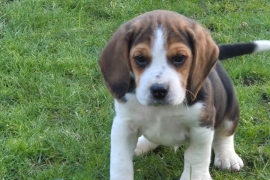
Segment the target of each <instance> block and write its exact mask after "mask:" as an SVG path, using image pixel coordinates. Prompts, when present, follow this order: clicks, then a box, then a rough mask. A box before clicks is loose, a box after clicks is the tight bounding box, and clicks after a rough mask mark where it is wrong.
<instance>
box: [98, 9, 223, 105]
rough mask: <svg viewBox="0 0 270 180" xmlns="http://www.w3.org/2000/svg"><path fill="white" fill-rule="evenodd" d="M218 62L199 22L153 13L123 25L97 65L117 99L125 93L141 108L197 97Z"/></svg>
mask: <svg viewBox="0 0 270 180" xmlns="http://www.w3.org/2000/svg"><path fill="white" fill-rule="evenodd" d="M217 58H218V47H217V45H216V44H215V42H214V41H213V40H212V38H211V36H210V35H209V33H208V32H207V30H205V29H204V28H203V27H202V26H201V25H200V24H198V23H196V22H195V21H192V20H190V19H188V18H186V17H184V16H182V15H180V14H177V13H174V12H170V11H152V12H148V13H145V14H143V15H141V16H138V17H136V18H135V19H133V20H131V21H129V22H127V23H125V24H123V25H122V26H120V28H119V29H118V30H117V31H116V32H115V33H114V34H113V36H112V38H111V40H110V41H109V42H108V44H107V46H106V47H105V48H104V50H103V52H102V54H101V58H100V62H99V63H100V67H101V71H102V73H103V76H104V79H105V82H106V85H107V87H108V89H109V91H110V92H111V94H112V95H113V96H114V97H115V98H116V99H121V98H122V97H124V96H125V94H126V93H127V92H128V91H129V89H130V86H132V84H131V82H132V79H133V78H134V82H135V93H136V97H137V99H138V101H139V102H140V103H141V104H143V105H178V104H181V103H182V102H183V101H184V99H185V98H186V95H188V96H190V97H191V99H192V100H194V99H196V96H197V93H198V91H199V90H200V88H201V86H202V84H203V82H204V80H205V79H206V78H207V76H208V74H209V72H210V71H211V69H212V67H213V66H214V65H215V63H216V61H217Z"/></svg>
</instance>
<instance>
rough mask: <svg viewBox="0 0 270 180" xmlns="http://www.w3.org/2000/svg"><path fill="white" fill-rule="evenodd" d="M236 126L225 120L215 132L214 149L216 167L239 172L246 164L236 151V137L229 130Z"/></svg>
mask: <svg viewBox="0 0 270 180" xmlns="http://www.w3.org/2000/svg"><path fill="white" fill-rule="evenodd" d="M232 126H234V122H233V121H229V120H224V122H223V124H222V125H221V126H220V127H219V128H217V129H216V130H215V136H214V141H213V144H212V146H213V149H214V152H215V161H214V165H215V166H216V167H217V168H220V169H228V170H231V171H239V170H240V169H241V168H242V167H243V166H244V163H243V161H242V159H241V158H240V157H239V156H238V155H237V154H236V152H235V150H234V139H233V137H234V135H233V133H232V134H231V133H229V129H231V127H232Z"/></svg>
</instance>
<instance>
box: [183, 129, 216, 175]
mask: <svg viewBox="0 0 270 180" xmlns="http://www.w3.org/2000/svg"><path fill="white" fill-rule="evenodd" d="M189 133H190V139H189V145H188V148H187V149H186V151H185V155H184V157H185V162H184V172H183V173H182V176H181V178H180V180H211V179H212V178H211V176H210V173H209V165H210V157H211V148H212V141H213V136H214V130H213V129H211V128H206V127H196V128H190V131H189Z"/></svg>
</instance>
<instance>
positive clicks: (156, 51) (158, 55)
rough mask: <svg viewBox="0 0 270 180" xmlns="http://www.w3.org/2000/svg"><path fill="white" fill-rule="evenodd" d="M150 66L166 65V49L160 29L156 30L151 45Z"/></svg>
mask: <svg viewBox="0 0 270 180" xmlns="http://www.w3.org/2000/svg"><path fill="white" fill-rule="evenodd" d="M152 58H153V59H152V60H153V61H152V64H156V63H158V64H160V63H165V64H166V49H165V41H164V34H163V30H162V28H157V30H156V32H155V36H154V41H153V44H152Z"/></svg>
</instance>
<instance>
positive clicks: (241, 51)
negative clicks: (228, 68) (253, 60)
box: [218, 40, 270, 60]
mask: <svg viewBox="0 0 270 180" xmlns="http://www.w3.org/2000/svg"><path fill="white" fill-rule="evenodd" d="M218 47H219V56H218V59H219V60H225V59H228V58H232V57H236V56H242V55H245V54H251V53H255V52H260V51H269V50H270V41H268V40H258V41H253V42H249V43H237V44H221V45H219V46H218Z"/></svg>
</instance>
